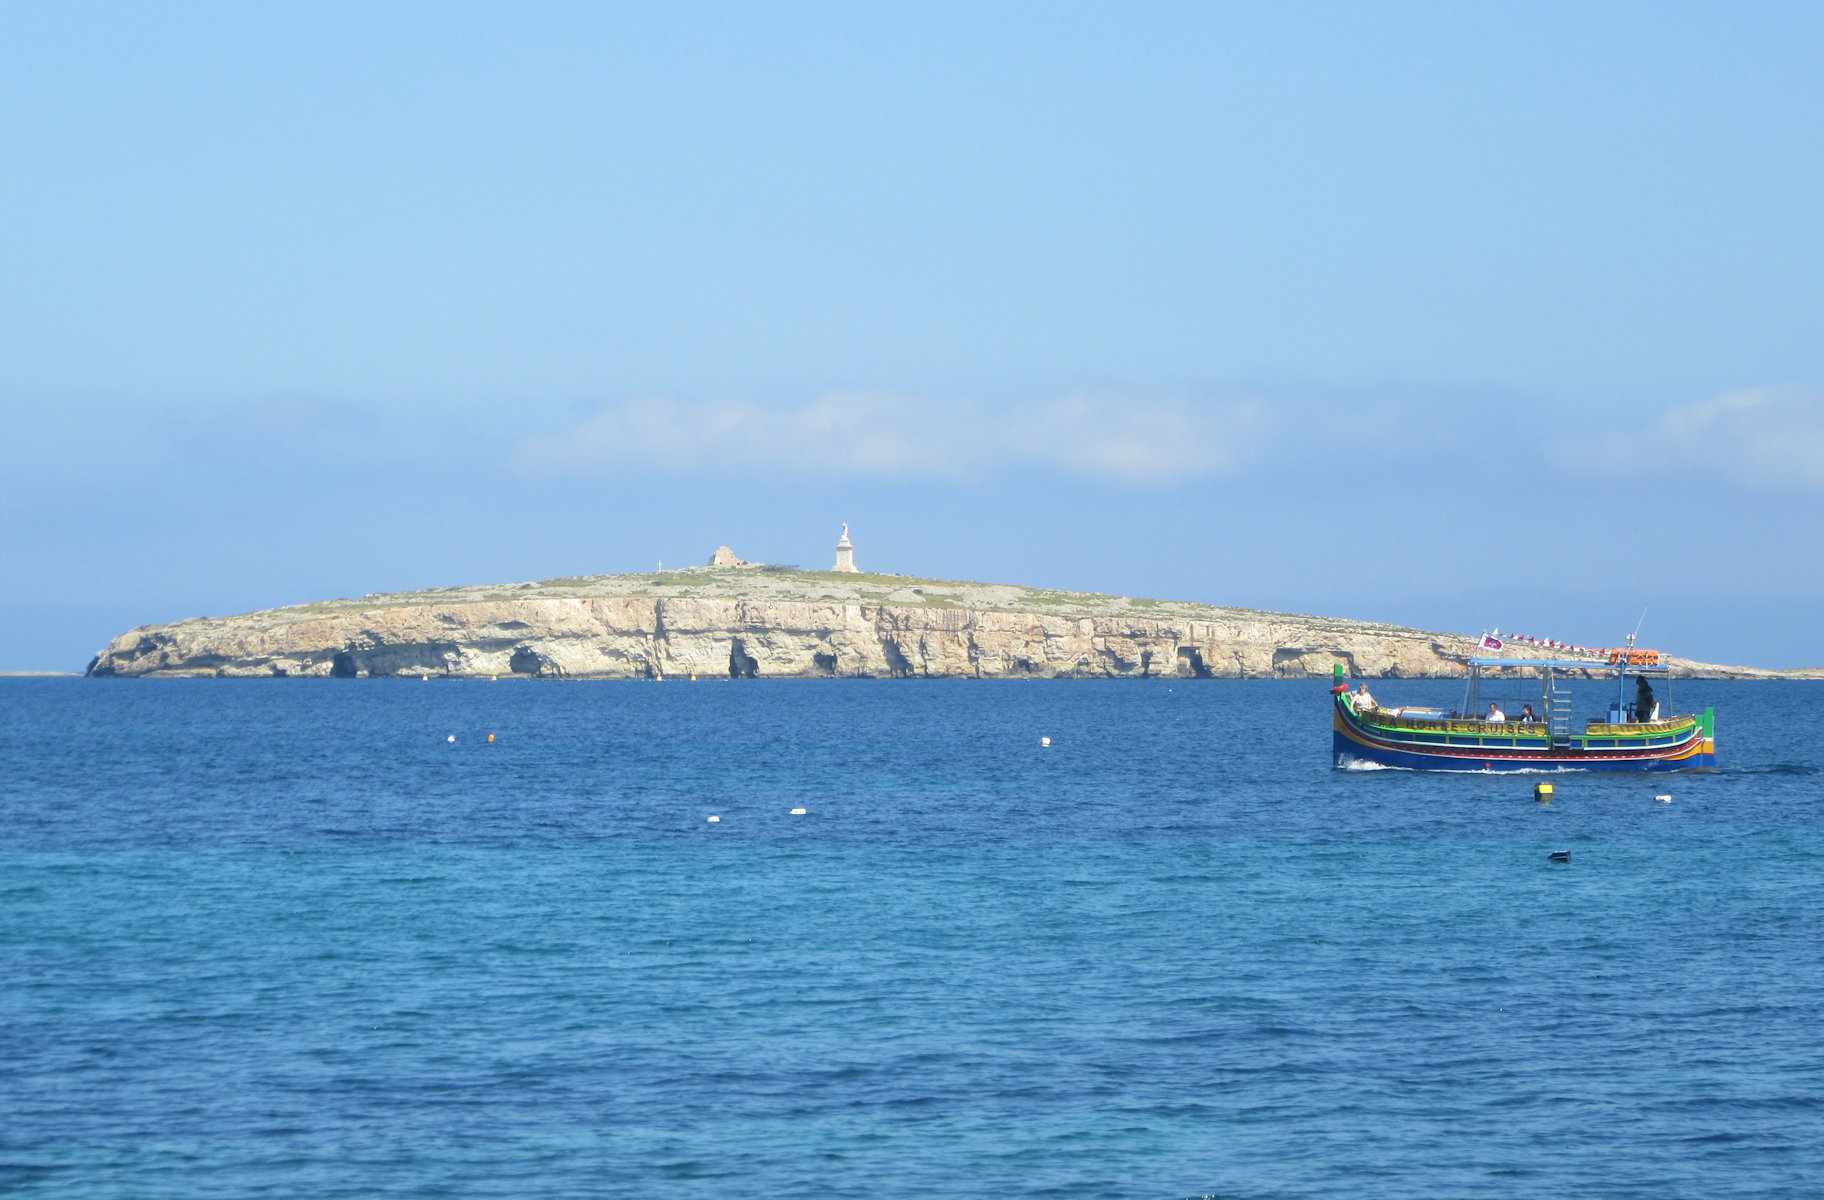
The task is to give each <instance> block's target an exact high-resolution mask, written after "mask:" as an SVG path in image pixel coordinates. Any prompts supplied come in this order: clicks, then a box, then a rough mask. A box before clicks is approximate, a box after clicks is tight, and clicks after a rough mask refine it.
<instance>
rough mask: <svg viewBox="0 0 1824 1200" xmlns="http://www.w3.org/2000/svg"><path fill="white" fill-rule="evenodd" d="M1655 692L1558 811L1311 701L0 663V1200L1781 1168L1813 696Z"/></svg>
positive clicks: (875, 1188)
mask: <svg viewBox="0 0 1824 1200" xmlns="http://www.w3.org/2000/svg"><path fill="white" fill-rule="evenodd" d="M1678 686H1679V689H1680V695H1679V697H1678V700H1679V701H1680V704H1679V706H1680V707H1681V708H1688V707H1694V706H1701V705H1703V704H1715V705H1716V707H1717V711H1718V741H1717V746H1718V754H1719V758H1720V760H1721V761H1722V763H1723V764H1724V766H1723V768H1722V769H1720V770H1718V771H1717V772H1715V773H1713V774H1709V775H1703V776H1676V775H1675V776H1656V777H1651V778H1618V777H1596V776H1581V775H1559V776H1555V777H1554V778H1553V782H1554V783H1555V785H1556V788H1557V801H1556V803H1554V804H1553V805H1551V806H1550V807H1542V806H1540V805H1536V804H1534V803H1533V801H1532V799H1531V785H1532V780H1531V779H1530V778H1527V777H1519V778H1516V777H1512V776H1509V777H1498V776H1497V777H1489V776H1436V775H1419V774H1412V773H1406V772H1392V771H1385V772H1363V773H1356V772H1336V771H1333V770H1331V769H1330V765H1329V748H1330V731H1329V715H1328V714H1329V698H1328V696H1327V694H1326V686H1325V684H1323V683H1322V682H1319V683H1268V682H1260V683H1235V682H1215V681H1211V682H1195V683H1175V684H1173V683H1163V682H1129V683H1098V682H1061V681H1051V682H1029V683H1022V682H1007V683H974V682H916V681H895V682H889V681H881V682H859V681H857V682H803V683H799V682H769V681H758V682H743V683H725V682H724V683H714V684H712V683H707V682H705V683H697V684H689V683H666V684H648V683H532V682H506V683H499V684H492V683H485V682H473V683H469V682H435V683H421V682H417V681H409V682H407V681H390V680H350V681H328V680H325V681H296V680H294V681H245V682H243V681H216V680H206V681H182V682H153V681H137V682H136V681H87V680H82V681H78V680H0V704H3V705H4V708H3V710H0V712H3V715H4V720H3V721H0V739H3V740H0V978H3V980H4V983H3V985H0V1192H8V1193H10V1194H13V1195H18V1196H30V1197H39V1196H42V1197H59V1198H65V1197H71V1198H87V1197H122V1198H125V1197H134V1198H156V1197H186V1198H188V1197H258V1196H287V1197H291V1196H311V1197H334V1196H407V1195H410V1196H628V1197H658V1198H669V1197H705V1196H765V1197H774V1196H778V1197H819V1198H822V1197H868V1198H870V1200H872V1198H878V1197H901V1196H904V1197H982V1196H997V1197H1003V1196H1005V1197H1031V1196H1056V1197H1073V1198H1074V1197H1097V1196H1118V1197H1161V1198H1166V1200H1172V1198H1178V1197H1189V1196H1224V1197H1281V1196H1284V1197H1351V1198H1359V1197H1451V1198H1457V1197H1502V1198H1507V1197H1515V1196H1543V1195H1553V1196H1576V1197H1642V1198H1647V1197H1651V1198H1653V1200H1664V1198H1666V1197H1702V1198H1707V1200H1714V1198H1719V1197H1737V1196H1739V1197H1750V1196H1752V1197H1779V1196H1792V1197H1798V1196H1805V1197H1814V1196H1818V1195H1820V1194H1824V1032H1821V1031H1824V1024H1821V1023H1820V1016H1821V1015H1824V1014H1821V1011H1820V1010H1821V1009H1824V966H1821V964H1820V956H1821V954H1824V886H1821V884H1824V836H1821V835H1824V750H1821V749H1820V744H1821V743H1820V739H1819V738H1818V736H1817V735H1816V733H1815V730H1816V729H1817V725H1818V722H1817V718H1816V716H1815V714H1816V713H1818V712H1819V711H1821V710H1824V687H1819V686H1815V685H1807V684H1724V683H1699V682H1692V683H1689V684H1684V683H1681V684H1679V685H1678ZM1376 692H1377V696H1378V697H1379V699H1380V700H1381V701H1382V702H1383V703H1389V704H1398V703H1419V702H1425V701H1433V702H1436V701H1442V702H1443V703H1444V704H1446V705H1448V704H1450V703H1453V702H1454V701H1455V699H1456V696H1457V693H1456V690H1455V689H1454V688H1452V687H1451V686H1450V685H1447V684H1426V683H1414V684H1396V683H1384V684H1382V685H1380V686H1379V687H1377V688H1376ZM490 732H492V733H494V734H495V735H496V737H497V740H496V741H495V742H494V743H493V744H489V743H488V742H487V741H486V737H487V734H488V733H490ZM451 734H454V735H455V737H456V739H457V740H456V741H455V742H454V743H451V742H449V741H447V740H446V739H447V737H448V736H449V735H451ZM1041 736H1049V737H1050V738H1051V739H1052V745H1051V747H1050V748H1049V749H1042V748H1041V747H1040V746H1039V738H1040V737H1041ZM1664 791H1670V792H1671V793H1672V795H1673V801H1672V802H1671V803H1670V804H1665V803H1659V802H1657V801H1655V799H1654V796H1655V793H1658V792H1664ZM796 807H803V808H805V809H807V810H808V812H807V813H806V814H805V815H803V816H792V815H791V814H790V811H789V810H790V809H792V808H796ZM712 813H713V814H716V815H719V816H720V817H721V821H720V822H719V823H715V824H711V823H710V822H708V821H707V820H706V818H707V817H708V816H709V815H710V814H712ZM1560 849H1564V850H1569V851H1571V852H1572V859H1571V861H1570V862H1569V863H1567V864H1557V863H1552V862H1550V861H1548V858H1547V856H1548V854H1549V853H1550V852H1552V851H1554V850H1560Z"/></svg>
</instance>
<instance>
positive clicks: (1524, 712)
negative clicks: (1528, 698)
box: [1520, 704, 1539, 725]
mask: <svg viewBox="0 0 1824 1200" xmlns="http://www.w3.org/2000/svg"><path fill="white" fill-rule="evenodd" d="M1520 719H1521V720H1522V721H1523V722H1525V723H1527V724H1529V725H1530V724H1532V723H1533V722H1534V721H1537V720H1538V719H1539V718H1538V717H1535V716H1534V715H1533V706H1532V705H1530V704H1522V705H1521V706H1520Z"/></svg>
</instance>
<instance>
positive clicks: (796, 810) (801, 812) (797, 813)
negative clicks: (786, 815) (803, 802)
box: [792, 808, 804, 817]
mask: <svg viewBox="0 0 1824 1200" xmlns="http://www.w3.org/2000/svg"><path fill="white" fill-rule="evenodd" d="M792 815H793V816H794V817H802V816H803V815H804V810H803V809H802V808H794V809H793V810H792Z"/></svg>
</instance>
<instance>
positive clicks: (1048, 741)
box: [1039, 737, 1051, 746]
mask: <svg viewBox="0 0 1824 1200" xmlns="http://www.w3.org/2000/svg"><path fill="white" fill-rule="evenodd" d="M1039 745H1041V746H1049V745H1051V739H1050V738H1044V737H1042V738H1040V739H1039Z"/></svg>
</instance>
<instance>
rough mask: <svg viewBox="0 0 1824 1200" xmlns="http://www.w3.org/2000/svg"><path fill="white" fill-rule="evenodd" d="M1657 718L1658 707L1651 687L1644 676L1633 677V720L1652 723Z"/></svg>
mask: <svg viewBox="0 0 1824 1200" xmlns="http://www.w3.org/2000/svg"><path fill="white" fill-rule="evenodd" d="M1658 717H1659V705H1658V703H1657V702H1655V701H1654V699H1653V685H1652V684H1650V683H1648V682H1647V677H1646V676H1645V675H1636V676H1635V677H1634V719H1635V720H1636V721H1652V720H1656V719H1658Z"/></svg>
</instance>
